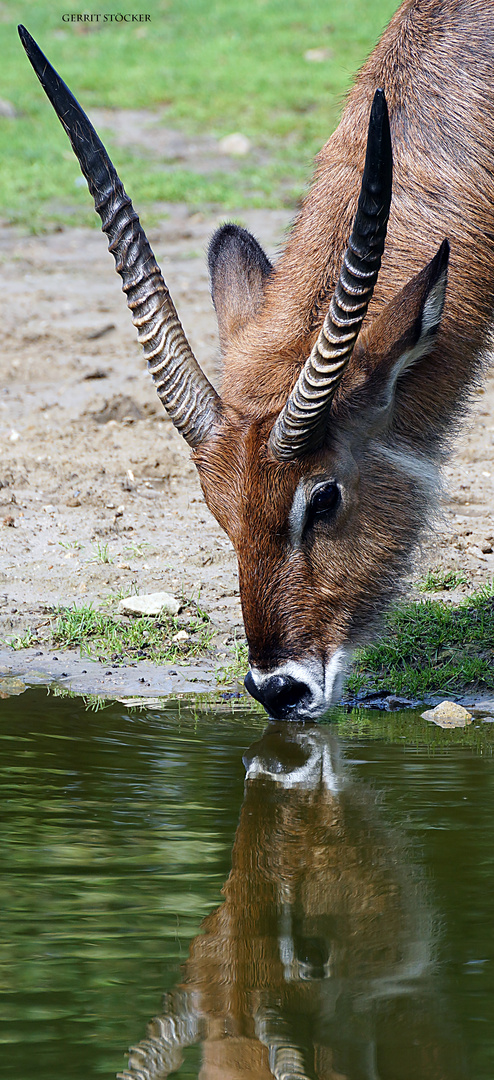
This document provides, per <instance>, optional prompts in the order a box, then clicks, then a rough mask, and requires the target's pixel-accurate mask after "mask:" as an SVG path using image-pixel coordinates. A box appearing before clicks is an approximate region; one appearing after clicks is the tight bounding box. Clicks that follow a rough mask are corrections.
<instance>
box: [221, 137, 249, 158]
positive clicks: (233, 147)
mask: <svg viewBox="0 0 494 1080" xmlns="http://www.w3.org/2000/svg"><path fill="white" fill-rule="evenodd" d="M219 147H220V150H221V153H222V154H229V155H230V157H245V155H246V154H248V153H249V150H250V139H248V138H247V135H242V134H241V132H240V131H234V132H233V133H232V134H231V135H225V137H224V139H220V142H219Z"/></svg>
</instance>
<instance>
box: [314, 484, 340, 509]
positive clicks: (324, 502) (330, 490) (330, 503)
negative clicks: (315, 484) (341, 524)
mask: <svg viewBox="0 0 494 1080" xmlns="http://www.w3.org/2000/svg"><path fill="white" fill-rule="evenodd" d="M340 502H341V495H340V489H339V487H338V484H334V483H331V484H324V485H323V487H319V488H316V490H315V491H314V492H313V494H312V497H311V500H310V512H311V516H312V517H320V516H322V515H323V514H332V513H334V511H335V510H336V508H337V507H338V506H339V505H340Z"/></svg>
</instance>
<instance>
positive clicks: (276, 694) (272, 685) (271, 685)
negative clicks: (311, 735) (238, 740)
mask: <svg viewBox="0 0 494 1080" xmlns="http://www.w3.org/2000/svg"><path fill="white" fill-rule="evenodd" d="M244 682H245V689H246V690H248V691H249V694H251V695H252V697H253V698H255V699H256V701H260V702H261V705H264V708H265V709H266V712H268V713H269V715H270V716H272V717H273V719H274V720H299V719H301V718H302V717H301V715H300V714H301V713H303V714H305V713H306V712H307V710H308V708H309V709H310V705H311V699H312V693H311V689H310V687H309V686H307V683H305V682H301V681H299V680H298V679H294V678H293V676H292V675H271V677H268V678H267V679H264V680H263V681H262V682H261V683H260V685H257V684H256V681H255V679H254V676H253V674H252V672H251V671H249V672H248V673H247V675H246V676H245V680H244Z"/></svg>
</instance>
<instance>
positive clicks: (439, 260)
mask: <svg viewBox="0 0 494 1080" xmlns="http://www.w3.org/2000/svg"><path fill="white" fill-rule="evenodd" d="M449 251H450V247H449V240H448V239H447V238H445V239H444V240H443V242H442V244H441V246H440V247H439V248H438V249H437V251H436V254H435V255H434V258H433V259H432V261H431V263H430V273H431V279H432V280H433V281H437V279H438V278H439V277H440V276H441V274H442V273H443V271H444V270H446V268H447V266H448V262H449Z"/></svg>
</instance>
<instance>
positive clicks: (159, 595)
mask: <svg viewBox="0 0 494 1080" xmlns="http://www.w3.org/2000/svg"><path fill="white" fill-rule="evenodd" d="M181 608H182V604H181V603H180V600H177V598H176V597H175V596H172V595H171V593H167V592H155V593H144V594H143V595H142V596H126V597H125V598H124V599H123V600H121V601H120V603H119V605H118V610H119V611H120V612H122V614H123V615H161V614H162V613H163V614H164V615H178V613H179V611H180V610H181Z"/></svg>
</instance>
